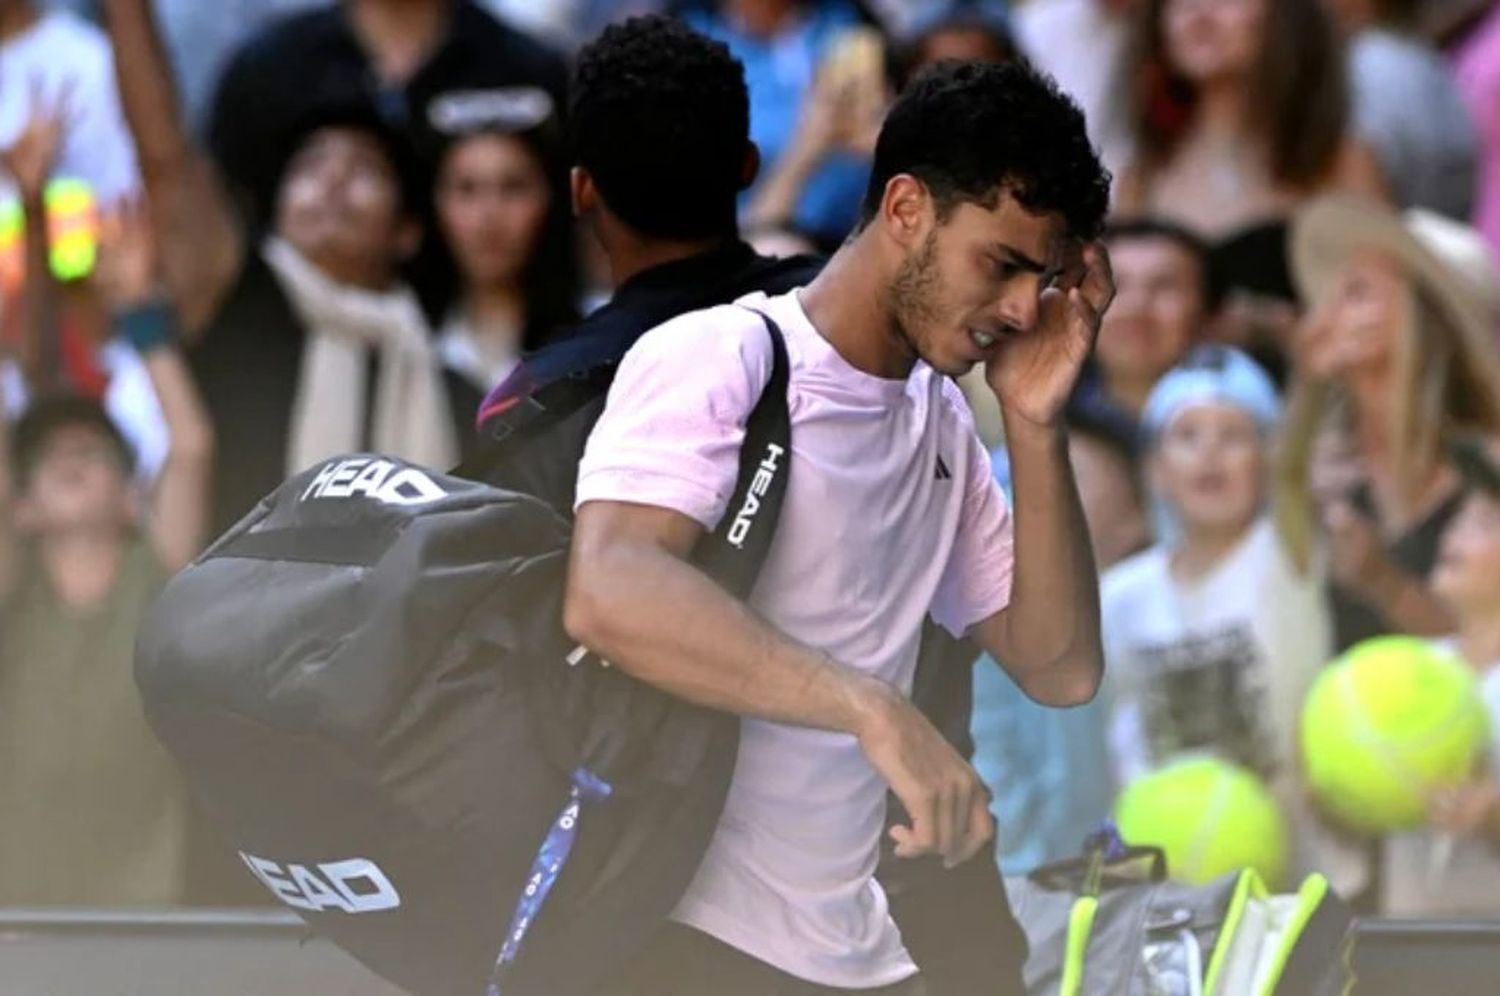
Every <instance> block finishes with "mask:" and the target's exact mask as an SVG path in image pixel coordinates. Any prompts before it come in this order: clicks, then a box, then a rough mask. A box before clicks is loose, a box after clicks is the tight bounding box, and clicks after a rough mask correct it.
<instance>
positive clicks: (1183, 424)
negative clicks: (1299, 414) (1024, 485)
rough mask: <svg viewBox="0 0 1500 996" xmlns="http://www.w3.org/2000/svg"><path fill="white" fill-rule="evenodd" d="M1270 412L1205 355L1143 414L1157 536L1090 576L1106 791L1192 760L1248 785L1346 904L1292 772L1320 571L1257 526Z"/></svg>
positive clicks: (1229, 358)
mask: <svg viewBox="0 0 1500 996" xmlns="http://www.w3.org/2000/svg"><path fill="white" fill-rule="evenodd" d="M1279 413H1280V402H1279V399H1278V397H1277V394H1276V389H1275V387H1274V386H1273V384H1272V383H1271V380H1270V378H1269V377H1268V376H1267V375H1266V374H1265V372H1264V371H1263V370H1261V368H1260V367H1259V366H1258V365H1257V364H1256V363H1255V361H1253V360H1251V359H1250V358H1249V357H1248V356H1246V355H1245V354H1243V353H1241V352H1239V351H1238V350H1235V349H1232V348H1230V347H1226V346H1219V345H1210V346H1200V347H1198V348H1197V349H1196V350H1194V351H1193V352H1192V353H1190V354H1189V355H1188V357H1187V359H1185V360H1184V361H1183V362H1182V363H1181V364H1180V365H1179V366H1177V367H1175V368H1174V369H1173V370H1172V371H1171V372H1169V373H1168V374H1167V375H1166V376H1165V377H1164V378H1162V380H1161V382H1160V383H1159V384H1158V385H1157V387H1156V389H1155V390H1154V391H1153V392H1152V394H1151V396H1150V398H1149V400H1148V401H1147V404H1146V408H1145V412H1144V417H1143V428H1144V431H1145V433H1146V434H1147V438H1148V440H1149V443H1148V445H1149V450H1150V452H1149V457H1148V474H1149V478H1150V482H1151V486H1152V491H1153V493H1154V495H1155V500H1156V501H1157V502H1158V503H1159V504H1160V505H1161V508H1160V509H1159V512H1160V513H1161V514H1159V516H1158V519H1159V521H1160V522H1161V523H1162V524H1163V525H1164V526H1165V527H1166V528H1167V529H1169V530H1170V533H1171V535H1170V536H1168V537H1165V538H1164V539H1163V541H1161V542H1159V543H1158V544H1157V545H1155V546H1153V547H1152V548H1151V549H1149V550H1147V551H1145V552H1144V553H1141V554H1138V555H1136V556H1135V557H1132V558H1130V559H1128V560H1125V561H1123V562H1122V563H1120V564H1119V565H1117V566H1116V567H1114V568H1113V569H1111V570H1110V571H1109V572H1108V573H1106V575H1105V577H1104V583H1103V594H1102V598H1101V603H1102V611H1103V628H1104V647H1105V658H1106V660H1107V661H1108V664H1109V669H1110V688H1111V692H1112V698H1113V708H1112V717H1111V721H1110V726H1111V731H1110V739H1111V744H1112V747H1113V756H1114V759H1115V764H1116V777H1117V779H1118V783H1119V784H1121V785H1126V784H1128V783H1129V782H1130V781H1131V780H1133V779H1134V778H1137V777H1139V776H1140V775H1143V774H1146V773H1148V772H1149V771H1151V770H1153V769H1155V768H1157V767H1159V766H1161V765H1163V764H1165V763H1166V762H1168V761H1170V760H1172V759H1174V758H1176V757H1178V756H1180V755H1182V754H1185V753H1192V752H1209V753H1214V754H1217V755H1219V756H1222V757H1225V758H1226V759H1228V760H1231V761H1234V762H1236V763H1238V764H1240V765H1243V766H1244V767H1246V768H1248V769H1250V770H1251V771H1254V772H1256V773H1257V774H1259V775H1261V776H1262V777H1264V778H1265V779H1266V780H1267V781H1268V782H1269V784H1270V785H1271V787H1272V791H1273V792H1274V793H1275V794H1276V795H1277V797H1278V799H1279V800H1280V801H1281V803H1282V805H1283V807H1284V808H1285V810H1286V812H1287V815H1288V817H1289V818H1290V819H1291V821H1292V822H1293V826H1294V832H1293V836H1294V838H1295V854H1294V860H1293V862H1292V870H1293V871H1294V872H1296V873H1307V872H1311V871H1314V870H1317V871H1322V872H1324V873H1325V874H1327V875H1328V876H1329V878H1330V879H1331V880H1332V881H1333V882H1334V884H1335V885H1336V886H1337V887H1339V888H1340V890H1341V891H1344V892H1345V894H1348V893H1349V892H1353V891H1357V890H1358V889H1359V888H1361V887H1362V886H1363V885H1364V882H1365V876H1366V873H1365V867H1364V866H1365V862H1364V861H1363V860H1362V858H1361V857H1360V855H1359V852H1358V850H1357V848H1356V846H1355V845H1353V844H1352V843H1351V844H1347V845H1345V844H1341V843H1340V842H1339V841H1337V840H1336V839H1334V838H1333V837H1332V836H1331V835H1330V834H1329V832H1328V831H1326V830H1325V829H1324V828H1322V827H1321V826H1320V825H1319V824H1318V822H1317V819H1316V818H1315V816H1314V815H1313V813H1312V811H1311V807H1310V806H1309V805H1308V804H1307V803H1306V802H1305V801H1304V799H1305V793H1304V791H1303V790H1302V788H1301V780H1300V779H1299V777H1298V774H1297V770H1298V767H1297V752H1296V737H1297V722H1298V717H1299V716H1300V714H1301V705H1302V700H1303V698H1304V697H1305V695H1306V691H1307V688H1308V686H1309V684H1310V683H1311V681H1312V679H1313V677H1314V676H1315V675H1316V673H1317V672H1318V670H1319V669H1320V668H1321V667H1322V666H1323V665H1324V664H1326V663H1327V661H1328V660H1329V658H1330V657H1331V656H1332V636H1331V630H1330V621H1329V615H1328V609H1327V606H1326V604H1325V602H1324V597H1323V588H1322V577H1321V574H1320V573H1319V572H1318V571H1316V570H1312V571H1308V572H1306V573H1305V574H1304V573H1299V572H1298V571H1297V570H1296V569H1295V568H1294V567H1293V565H1292V562H1291V560H1290V558H1289V557H1288V556H1287V554H1286V552H1285V550H1284V549H1283V548H1282V545H1281V543H1280V541H1279V539H1278V538H1277V534H1276V531H1275V529H1274V527H1273V525H1272V523H1271V520H1270V518H1269V516H1267V515H1266V498H1267V494H1268V491H1269V485H1270V472H1269V467H1270V463H1269V459H1270V445H1271V442H1272V438H1273V434H1274V432H1275V429H1276V424H1277V420H1278V417H1279ZM1140 843H1149V841H1143V842H1140Z"/></svg>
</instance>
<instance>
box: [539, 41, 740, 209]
mask: <svg viewBox="0 0 1500 996" xmlns="http://www.w3.org/2000/svg"><path fill="white" fill-rule="evenodd" d="M572 94H573V95H572V103H571V113H570V115H569V117H570V125H571V127H572V130H573V148H574V155H575V162H577V164H578V165H579V166H581V167H583V168H584V169H585V170H587V171H588V173H589V175H590V176H592V177H593V180H594V184H595V186H596V187H597V188H598V189H599V192H600V194H601V195H602V196H603V198H604V201H605V203H606V204H607V205H608V206H609V209H610V210H611V211H612V212H613V213H614V214H615V215H616V216H618V217H619V218H620V219H621V220H622V221H624V222H625V223H626V224H628V225H630V226H631V227H632V228H634V229H635V230H637V231H638V232H640V233H641V234H643V235H651V236H656V237H658V238H709V237H713V236H718V235H725V234H729V233H732V232H734V230H735V197H736V195H737V194H738V193H739V191H740V189H741V188H742V187H743V186H744V180H745V176H744V173H745V156H746V152H747V151H748V149H749V148H750V95H749V92H748V91H747V90H746V88H745V69H744V66H742V65H741V64H740V62H739V60H738V59H736V58H734V56H732V55H730V54H729V49H728V48H727V47H726V46H724V45H723V44H722V43H720V42H716V41H711V40H710V39H708V38H706V37H704V36H703V35H700V34H698V33H697V32H695V31H693V30H692V29H690V28H688V27H687V26H685V25H683V24H682V23H680V22H678V21H674V20H672V19H670V18H666V17H660V16H652V17H633V18H630V19H628V20H626V21H624V22H622V23H620V24H614V25H610V26H609V27H607V28H605V29H604V31H603V33H602V34H600V35H599V37H598V38H597V39H595V40H594V41H593V42H591V43H590V44H589V45H587V46H585V47H584V49H583V50H582V51H581V52H579V53H578V64H577V69H576V71H575V73H574V81H573V90H572Z"/></svg>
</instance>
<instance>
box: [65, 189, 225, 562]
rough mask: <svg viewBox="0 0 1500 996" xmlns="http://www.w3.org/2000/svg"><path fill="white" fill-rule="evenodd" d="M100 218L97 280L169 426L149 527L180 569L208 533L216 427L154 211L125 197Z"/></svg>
mask: <svg viewBox="0 0 1500 996" xmlns="http://www.w3.org/2000/svg"><path fill="white" fill-rule="evenodd" d="M101 221H102V223H101V225H100V238H99V259H98V263H97V264H96V266H95V269H94V274H93V281H94V284H95V287H96V289H97V291H98V293H99V295H100V297H101V298H103V300H104V302H105V304H106V305H107V306H108V307H109V309H110V310H111V312H112V313H113V314H114V316H115V324H116V328H117V331H118V333H119V334H120V335H121V336H123V337H124V338H125V339H126V340H127V341H129V342H130V344H131V345H132V346H134V347H135V349H136V350H137V352H139V353H140V355H141V359H142V361H143V362H144V363H145V366H146V372H147V374H148V375H149V376H150V379H151V386H152V388H153V390H154V391H155V393H156V400H157V404H158V405H160V407H161V412H162V418H163V420H164V421H165V422H166V425H167V434H168V448H167V455H166V459H165V461H164V462H163V464H162V467H161V472H160V473H159V474H158V475H157V477H156V480H155V482H154V485H153V491H152V494H151V495H150V501H149V503H148V505H147V507H146V510H145V512H146V521H145V522H144V523H143V526H144V527H145V528H146V532H147V535H148V536H149V538H150V541H151V546H152V549H153V551H154V552H155V554H156V558H157V561H158V562H159V563H160V564H161V565H162V567H163V568H165V569H166V570H169V571H175V570H178V569H180V568H182V567H184V566H186V565H187V563H188V561H190V560H191V559H192V558H193V557H195V556H197V554H198V552H199V551H200V550H201V549H202V547H203V542H204V539H205V538H206V535H207V532H208V519H209V482H210V478H211V474H212V463H213V453H214V444H213V430H212V428H211V425H210V422H209V418H208V414H207V412H206V411H205V410H204V408H203V404H202V401H201V399H200V398H199V396H198V391H197V388H196V387H195V386H194V384H193V379H192V375H191V374H190V373H189V371H188V368H187V364H186V363H185V362H184V361H183V357H182V354H181V352H180V351H179V350H178V349H177V348H176V340H177V334H176V329H177V325H176V318H175V314H174V311H173V308H172V306H171V304H170V302H169V301H168V300H167V298H166V296H165V294H164V292H163V290H162V286H163V285H162V280H161V274H160V269H159V267H158V264H157V252H156V243H155V237H154V234H153V228H152V224H151V216H150V211H149V209H148V208H147V206H146V204H145V203H144V201H142V200H132V201H125V202H122V203H120V204H117V205H115V206H114V207H113V208H112V209H110V210H109V211H108V212H106V213H105V215H104V217H103V218H102V219H101Z"/></svg>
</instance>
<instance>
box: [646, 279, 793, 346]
mask: <svg viewBox="0 0 1500 996" xmlns="http://www.w3.org/2000/svg"><path fill="white" fill-rule="evenodd" d="M774 300H775V299H774V298H766V297H765V295H763V294H752V295H749V296H747V297H744V298H741V299H740V300H739V301H736V302H735V303H733V304H716V305H713V306H712V307H708V308H699V309H697V310H695V311H688V312H684V313H683V314H681V315H677V316H675V317H673V318H669V319H667V320H666V321H664V322H662V323H661V324H660V325H657V326H655V327H654V328H652V329H650V330H648V331H647V332H646V334H645V335H643V336H641V338H640V339H639V340H638V341H637V342H636V345H635V347H634V348H633V349H632V350H631V352H632V353H635V352H640V351H643V350H644V351H646V352H656V351H664V350H671V351H677V350H681V351H683V354H684V355H685V356H689V357H697V358H699V359H702V360H705V361H711V360H713V359H714V358H726V357H729V356H731V355H738V356H742V357H744V356H754V355H757V354H759V353H760V352H762V350H761V349H760V347H761V346H762V345H764V346H766V349H765V350H764V353H765V355H766V356H767V357H769V355H770V350H769V342H770V340H769V337H768V336H767V334H766V324H765V318H764V317H763V315H762V313H761V308H762V307H763V306H764V305H765V304H767V303H770V302H773V301H774Z"/></svg>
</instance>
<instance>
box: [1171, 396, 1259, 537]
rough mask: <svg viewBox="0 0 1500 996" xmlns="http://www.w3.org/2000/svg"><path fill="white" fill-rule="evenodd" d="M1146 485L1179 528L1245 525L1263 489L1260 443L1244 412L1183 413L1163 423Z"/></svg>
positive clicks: (1221, 529)
mask: <svg viewBox="0 0 1500 996" xmlns="http://www.w3.org/2000/svg"><path fill="white" fill-rule="evenodd" d="M1151 475H1152V484H1153V485H1154V486H1155V488H1156V490H1157V491H1158V493H1160V494H1161V496H1162V497H1163V498H1164V499H1165V500H1166V501H1167V503H1168V504H1169V505H1170V506H1171V507H1172V510H1173V511H1174V512H1175V513H1176V514H1177V516H1178V517H1179V518H1180V519H1181V520H1182V524H1183V526H1184V527H1186V528H1188V529H1195V530H1205V531H1211V532H1215V533H1226V532H1233V531H1237V530H1240V529H1243V528H1244V527H1246V526H1248V525H1249V524H1250V523H1251V522H1252V521H1254V519H1255V516H1256V514H1257V513H1258V512H1259V510H1260V506H1261V502H1262V499H1263V497H1264V495H1265V489H1266V451H1265V442H1264V439H1263V438H1262V436H1261V432H1260V428H1259V426H1257V425H1256V423H1255V418H1254V417H1253V416H1252V415H1251V414H1250V413H1249V412H1247V411H1245V410H1243V409H1241V408H1236V407H1232V406H1229V405H1220V404H1198V405H1193V406H1192V407H1190V408H1186V409H1184V410H1183V411H1182V412H1180V413H1178V414H1177V415H1176V416H1174V417H1173V418H1172V420H1171V421H1170V422H1168V423H1167V426H1166V428H1164V429H1163V430H1162V432H1161V437H1160V438H1159V439H1158V440H1157V442H1156V446H1155V450H1154V452H1153V454H1152V461H1151Z"/></svg>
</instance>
